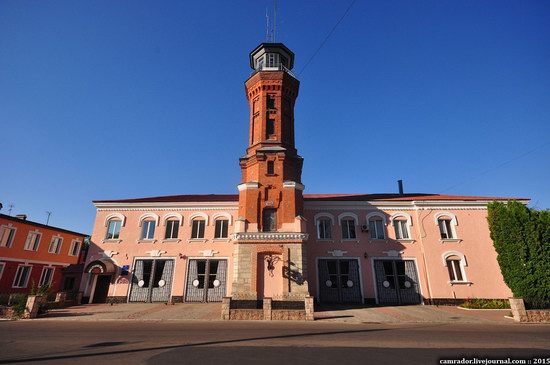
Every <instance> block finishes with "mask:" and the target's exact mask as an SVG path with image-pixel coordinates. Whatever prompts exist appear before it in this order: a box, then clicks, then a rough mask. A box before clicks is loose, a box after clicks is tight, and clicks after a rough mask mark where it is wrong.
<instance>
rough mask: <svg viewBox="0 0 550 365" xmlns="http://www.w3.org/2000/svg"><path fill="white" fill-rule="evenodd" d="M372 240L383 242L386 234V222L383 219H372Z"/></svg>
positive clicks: (370, 225) (370, 228) (370, 226)
mask: <svg viewBox="0 0 550 365" xmlns="http://www.w3.org/2000/svg"><path fill="white" fill-rule="evenodd" d="M369 230H370V238H371V239H373V240H383V239H384V238H385V234H384V222H383V221H382V219H371V220H370V221H369Z"/></svg>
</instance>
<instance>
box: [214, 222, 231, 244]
mask: <svg viewBox="0 0 550 365" xmlns="http://www.w3.org/2000/svg"><path fill="white" fill-rule="evenodd" d="M218 222H227V223H226V225H227V226H226V231H227V232H226V235H225V236H223V235H222V236H220V237H217V236H216V228H217V224H218ZM221 231H222V232H221V233H223V226H222V227H221ZM227 238H229V219H227V218H226V217H218V218H217V219H216V220H214V239H218V240H224V239H227Z"/></svg>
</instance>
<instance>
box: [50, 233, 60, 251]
mask: <svg viewBox="0 0 550 365" xmlns="http://www.w3.org/2000/svg"><path fill="white" fill-rule="evenodd" d="M61 242H63V238H61V237H52V241H51V242H50V247H49V248H48V252H49V253H59V251H61Z"/></svg>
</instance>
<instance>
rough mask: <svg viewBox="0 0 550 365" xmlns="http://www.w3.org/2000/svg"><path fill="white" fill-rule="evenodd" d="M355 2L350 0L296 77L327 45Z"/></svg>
mask: <svg viewBox="0 0 550 365" xmlns="http://www.w3.org/2000/svg"><path fill="white" fill-rule="evenodd" d="M356 1H357V0H352V2H351V3H350V4H349V6H348V8H347V9H346V11H345V12H344V15H342V16H341V17H340V19H338V21H337V22H336V24H335V25H334V27H332V29H331V30H330V32H329V33H328V35H327V36H326V37H325V39H324V40H323V41H322V42H321V45H320V46H319V47H318V48H317V50H315V52H313V55H312V56H311V57H310V58H309V60H308V61H307V62H306V64H305V65H304V67H302V69H301V70H300V72H298V76H300V75H301V74H302V72H304V70H305V69H306V67H307V66H308V65H309V64H310V63H311V61H312V60H313V59H314V58H315V56H317V53H319V51H320V50H321V48H323V46H324V45H325V43H327V41H328V39H329V38H330V36H331V35H332V33H334V31H335V30H336V28H338V25H340V23H341V22H342V20H344V18H345V17H346V15H347V14H348V13H349V11H350V10H351V8H352V7H353V4H355V2H356Z"/></svg>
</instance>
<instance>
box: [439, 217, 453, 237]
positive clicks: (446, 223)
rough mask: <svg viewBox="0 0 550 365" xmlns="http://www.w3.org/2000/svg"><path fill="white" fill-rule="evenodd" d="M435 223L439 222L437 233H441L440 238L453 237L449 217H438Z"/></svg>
mask: <svg viewBox="0 0 550 365" xmlns="http://www.w3.org/2000/svg"><path fill="white" fill-rule="evenodd" d="M437 223H438V224H439V233H440V234H441V239H443V240H444V239H452V238H454V236H453V229H452V227H451V220H450V219H439V220H438V221H437Z"/></svg>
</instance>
